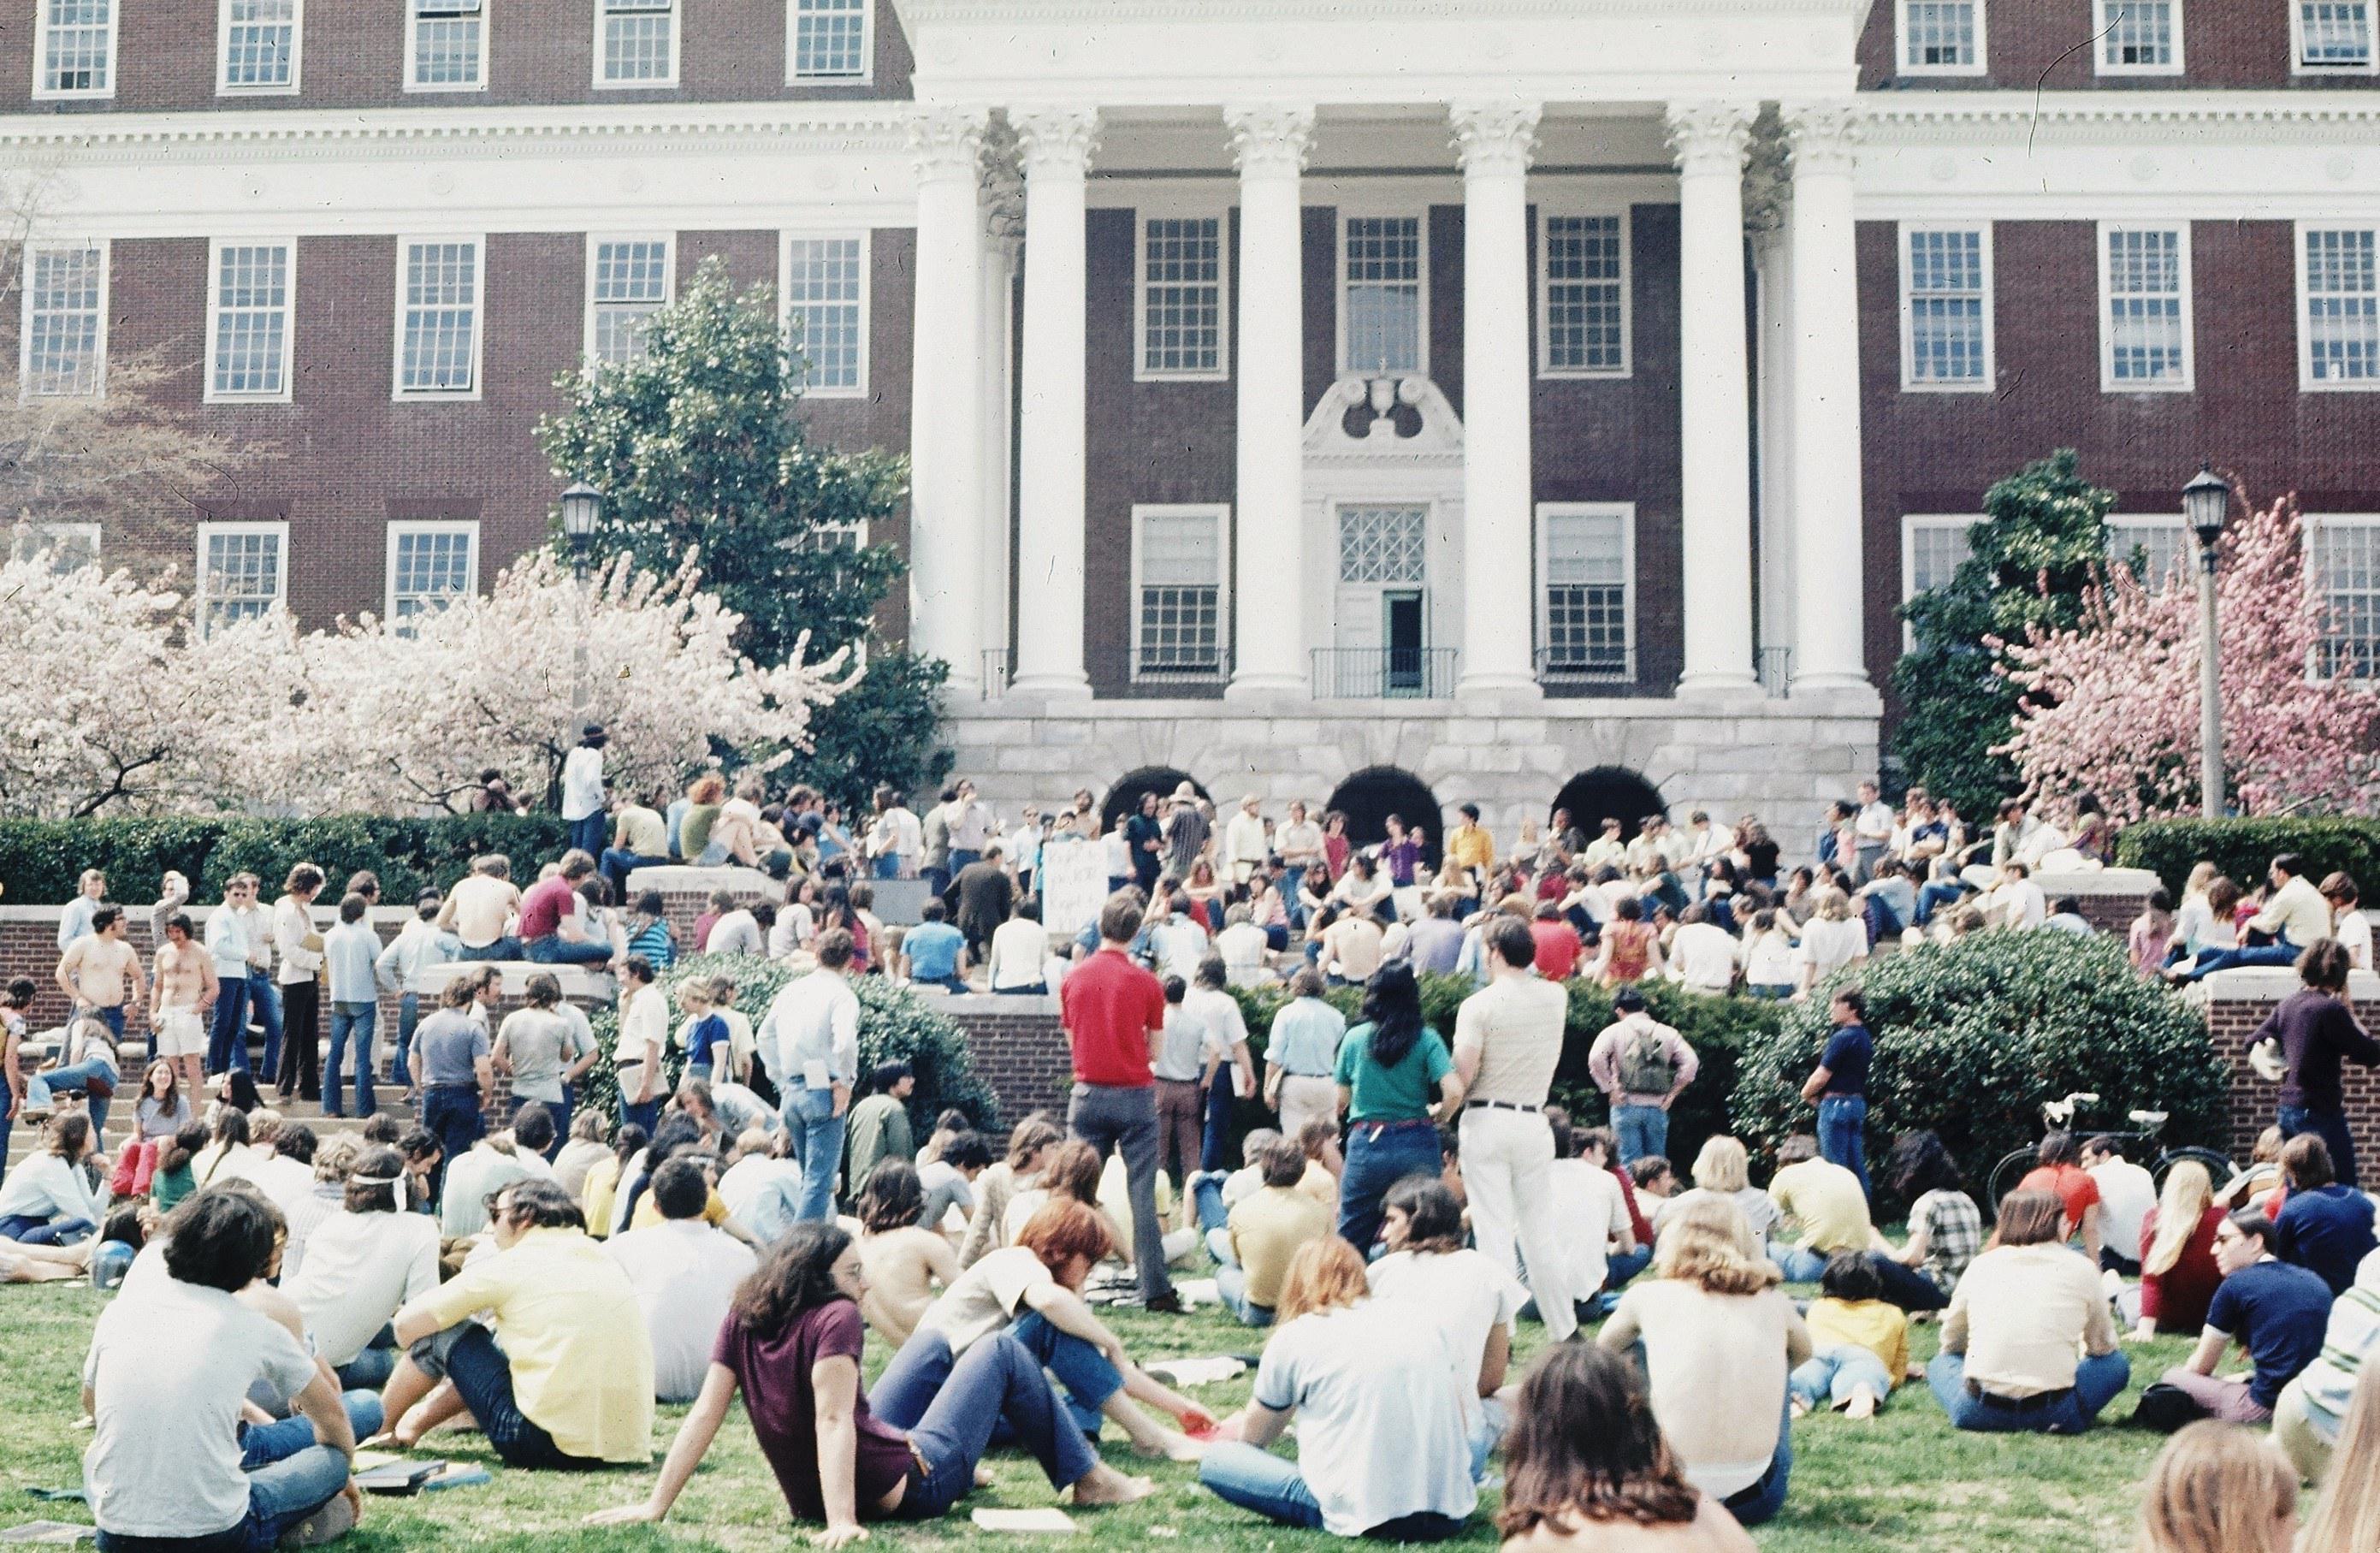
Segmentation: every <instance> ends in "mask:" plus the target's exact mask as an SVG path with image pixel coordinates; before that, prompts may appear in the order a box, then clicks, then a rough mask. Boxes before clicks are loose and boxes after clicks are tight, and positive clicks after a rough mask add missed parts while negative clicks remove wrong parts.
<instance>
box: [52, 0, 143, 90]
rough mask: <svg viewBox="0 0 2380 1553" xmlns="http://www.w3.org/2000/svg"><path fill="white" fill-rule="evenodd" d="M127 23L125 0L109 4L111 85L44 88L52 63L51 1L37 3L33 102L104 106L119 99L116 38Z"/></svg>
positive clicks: (108, 79) (108, 54) (112, 0)
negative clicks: (79, 103)
mask: <svg viewBox="0 0 2380 1553" xmlns="http://www.w3.org/2000/svg"><path fill="white" fill-rule="evenodd" d="M123 23H124V0H108V6H107V85H106V86H104V87H101V88H96V89H91V88H79V89H76V90H72V91H61V90H56V89H53V88H51V87H49V86H46V85H44V84H43V82H44V80H45V79H46V78H47V76H48V74H49V70H48V66H49V59H50V0H33V100H34V101H35V102H37V103H71V102H76V101H84V102H103V101H105V100H106V99H108V98H110V97H113V96H115V67H116V47H115V43H116V35H117V32H118V30H120V29H121V28H122V26H123Z"/></svg>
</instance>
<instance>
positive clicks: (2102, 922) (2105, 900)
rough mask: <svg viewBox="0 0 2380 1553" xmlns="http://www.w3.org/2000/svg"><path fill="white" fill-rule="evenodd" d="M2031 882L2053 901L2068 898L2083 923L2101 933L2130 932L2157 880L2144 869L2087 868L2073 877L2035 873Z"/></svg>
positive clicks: (2146, 903)
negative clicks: (2079, 911)
mask: <svg viewBox="0 0 2380 1553" xmlns="http://www.w3.org/2000/svg"><path fill="white" fill-rule="evenodd" d="M2033 882H2034V883H2035V884H2037V885H2039V886H2041V892H2042V894H2043V895H2044V896H2045V897H2046V898H2047V899H2049V900H2052V901H2055V900H2057V899H2058V897H2059V896H2060V895H2071V896H2073V897H2074V899H2075V900H2076V902H2077V903H2078V904H2081V906H2082V907H2083V919H2084V920H2085V921H2087V922H2089V923H2090V924H2091V926H2092V927H2094V928H2098V929H2099V930H2100V931H2101V932H2103V933H2116V934H2119V935H2120V934H2123V933H2127V932H2130V931H2131V926H2132V920H2133V918H2135V917H2137V916H2140V915H2141V913H2142V911H2143V910H2144V909H2145V908H2146V907H2147V905H2148V904H2149V892H2150V891H2152V890H2154V889H2155V888H2156V887H2157V884H2158V882H2159V881H2158V880H2157V876H2156V875H2155V874H2154V873H2152V872H2150V871H2149V870H2148V869H2146V868H2088V869H2083V870H2081V871H2079V872H2075V873H2037V874H2035V875H2034V876H2033Z"/></svg>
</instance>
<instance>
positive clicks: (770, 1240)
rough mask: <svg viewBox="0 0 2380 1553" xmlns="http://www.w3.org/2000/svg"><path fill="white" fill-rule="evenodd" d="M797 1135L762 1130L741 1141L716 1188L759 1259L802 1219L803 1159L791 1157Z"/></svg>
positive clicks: (730, 1219)
mask: <svg viewBox="0 0 2380 1553" xmlns="http://www.w3.org/2000/svg"><path fill="white" fill-rule="evenodd" d="M792 1147H793V1136H792V1134H789V1133H786V1132H785V1131H784V1130H783V1129H782V1128H781V1129H779V1130H778V1131H776V1132H773V1133H766V1132H762V1131H760V1130H759V1129H758V1128H755V1129H753V1130H752V1131H750V1132H748V1133H746V1134H744V1135H743V1136H742V1137H740V1138H738V1139H736V1140H735V1149H734V1150H733V1152H731V1153H730V1154H728V1156H727V1157H726V1160H725V1163H726V1165H727V1169H726V1170H725V1171H722V1172H721V1173H720V1177H719V1184H718V1186H717V1187H715V1188H714V1190H715V1191H716V1192H717V1193H718V1194H719V1200H720V1202H721V1203H722V1204H723V1205H725V1207H726V1208H727V1224H728V1226H732V1228H733V1229H734V1230H735V1231H739V1232H738V1233H737V1236H736V1238H738V1239H739V1240H742V1241H743V1242H744V1243H745V1244H747V1245H749V1246H751V1247H752V1249H753V1251H754V1253H755V1254H756V1255H764V1254H765V1248H767V1247H769V1246H771V1245H774V1244H777V1243H778V1242H779V1241H781V1240H783V1239H784V1238H785V1231H787V1230H789V1229H792V1228H793V1226H794V1223H795V1219H798V1218H799V1217H800V1209H801V1203H802V1167H801V1161H799V1160H798V1159H792V1158H790V1157H789V1154H788V1150H790V1149H791V1148H792Z"/></svg>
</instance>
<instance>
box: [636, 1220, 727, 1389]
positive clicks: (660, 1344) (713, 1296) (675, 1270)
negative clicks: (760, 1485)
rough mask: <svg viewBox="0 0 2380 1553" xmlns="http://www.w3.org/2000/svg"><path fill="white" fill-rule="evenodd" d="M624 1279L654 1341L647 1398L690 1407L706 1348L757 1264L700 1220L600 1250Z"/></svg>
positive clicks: (656, 1228)
mask: <svg viewBox="0 0 2380 1553" xmlns="http://www.w3.org/2000/svg"><path fill="white" fill-rule="evenodd" d="M603 1249H604V1250H606V1251H608V1252H610V1253H611V1254H612V1259H613V1261H615V1262H617V1263H619V1264H620V1270H621V1271H622V1272H625V1273H626V1274H627V1275H628V1282H629V1283H630V1284H631V1285H633V1286H634V1287H635V1289H636V1291H637V1309H638V1310H640V1311H642V1312H643V1313H644V1317H645V1331H646V1332H647V1333H648V1334H649V1335H650V1337H651V1338H652V1341H653V1395H654V1396H655V1397H656V1398H658V1399H660V1400H661V1401H665V1402H686V1401H693V1400H694V1396H695V1393H696V1392H698V1391H699V1390H701V1389H702V1377H703V1375H704V1373H705V1372H706V1371H708V1370H709V1369H710V1345H711V1341H712V1340H713V1339H715V1338H717V1337H718V1335H719V1326H720V1323H721V1322H722V1321H724V1320H726V1319H727V1306H728V1304H730V1302H732V1301H733V1300H734V1299H735V1286H736V1285H737V1284H739V1283H741V1282H743V1281H744V1280H745V1279H746V1278H747V1277H749V1276H750V1275H751V1272H752V1269H753V1268H755V1267H757V1266H758V1265H759V1258H758V1257H757V1256H753V1254H752V1248H751V1247H750V1246H748V1245H746V1244H744V1243H743V1242H742V1241H740V1240H737V1239H736V1238H735V1236H734V1235H731V1234H729V1233H728V1232H727V1231H724V1230H714V1229H712V1228H711V1227H710V1225H708V1224H706V1223H704V1222H703V1221H702V1220H701V1219H672V1220H670V1221H668V1222H665V1223H661V1224H655V1225H653V1226H652V1227H650V1229H643V1230H631V1231H628V1232H627V1233H626V1234H625V1235H614V1236H613V1237H612V1238H611V1239H610V1240H608V1241H606V1242H604V1243H603Z"/></svg>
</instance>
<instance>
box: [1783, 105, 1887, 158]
mask: <svg viewBox="0 0 2380 1553" xmlns="http://www.w3.org/2000/svg"><path fill="white" fill-rule="evenodd" d="M1780 112H1781V115H1782V117H1783V118H1784V120H1785V127H1786V128H1787V129H1788V130H1789V131H1791V134H1792V137H1793V167H1794V170H1795V171H1797V172H1805V173H1848V172H1850V171H1851V170H1852V159H1853V157H1854V156H1855V155H1856V154H1857V152H1858V149H1859V140H1860V136H1861V135H1862V134H1863V133H1864V131H1865V130H1866V127H1867V120H1866V119H1865V118H1864V116H1863V115H1861V113H1860V111H1859V109H1858V107H1857V106H1856V105H1855V104H1853V103H1844V102H1825V103H1785V104H1783V105H1782V108H1781V110H1780Z"/></svg>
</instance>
